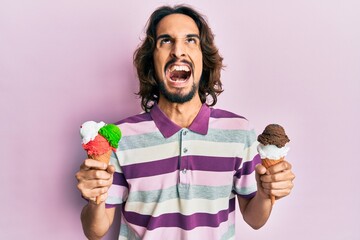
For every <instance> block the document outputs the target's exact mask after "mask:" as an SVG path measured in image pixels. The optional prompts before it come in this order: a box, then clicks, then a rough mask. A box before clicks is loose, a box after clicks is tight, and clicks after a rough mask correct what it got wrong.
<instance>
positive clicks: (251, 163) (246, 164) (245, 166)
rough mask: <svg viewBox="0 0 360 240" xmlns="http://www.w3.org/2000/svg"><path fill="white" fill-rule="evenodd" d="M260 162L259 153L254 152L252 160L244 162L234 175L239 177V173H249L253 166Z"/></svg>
mask: <svg viewBox="0 0 360 240" xmlns="http://www.w3.org/2000/svg"><path fill="white" fill-rule="evenodd" d="M260 162H261V158H260V156H259V154H256V156H255V157H254V158H253V160H251V161H248V162H244V164H243V166H242V168H241V169H239V170H238V171H237V172H236V174H235V177H237V178H240V177H241V175H248V174H251V173H252V172H253V171H254V170H255V166H256V165H257V164H258V163H260Z"/></svg>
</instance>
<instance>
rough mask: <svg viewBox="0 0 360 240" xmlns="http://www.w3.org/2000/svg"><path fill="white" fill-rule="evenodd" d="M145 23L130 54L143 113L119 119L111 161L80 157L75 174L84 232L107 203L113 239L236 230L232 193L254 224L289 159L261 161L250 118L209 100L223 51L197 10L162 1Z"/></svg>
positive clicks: (211, 235) (224, 235)
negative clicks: (116, 226) (115, 227)
mask: <svg viewBox="0 0 360 240" xmlns="http://www.w3.org/2000/svg"><path fill="white" fill-rule="evenodd" d="M146 33H147V37H146V39H145V40H144V42H143V43H142V45H141V46H140V47H139V49H137V51H136V52H135V55H134V64H135V66H136V68H137V72H138V77H139V80H140V91H139V95H140V96H141V98H142V107H143V109H144V110H145V113H142V114H139V115H136V116H133V117H130V118H127V119H125V120H122V121H120V122H119V123H118V126H119V127H120V129H121V130H122V132H123V139H122V140H121V142H120V145H119V148H118V150H117V152H116V153H115V154H114V155H113V156H112V159H111V165H106V164H104V163H100V162H97V161H95V160H91V159H86V160H85V161H84V162H83V164H82V165H81V167H80V171H79V172H78V173H77V174H76V177H77V179H78V182H79V183H78V188H79V190H80V191H81V193H82V196H83V197H84V198H85V199H88V200H89V202H88V204H87V205H86V206H85V207H84V208H83V211H82V214H81V220H82V224H83V229H84V232H85V235H86V236H87V237H88V238H89V239H100V238H101V237H102V236H104V235H105V234H106V232H107V231H108V229H109V227H110V226H111V224H112V222H113V219H114V213H115V208H114V206H119V208H118V209H119V210H120V211H121V226H120V234H119V239H201V238H204V239H234V236H235V232H234V230H235V204H236V202H238V204H239V206H240V211H241V214H242V215H243V218H244V220H245V221H246V222H247V223H248V224H249V225H250V226H251V227H253V228H254V229H258V228H260V227H261V226H263V225H264V224H265V223H266V221H267V219H268V218H269V216H270V212H271V209H272V205H271V200H270V195H274V196H275V197H276V198H277V199H279V198H282V197H284V196H286V195H288V194H289V193H290V191H291V189H292V187H293V184H292V180H293V179H294V174H293V173H292V171H291V165H290V164H289V163H288V162H287V161H284V162H283V163H280V164H277V165H275V166H273V167H272V168H269V169H268V170H266V169H265V168H264V167H263V166H262V165H261V164H258V163H259V162H260V160H259V156H258V154H257V153H256V146H257V142H256V135H255V133H254V131H253V130H252V129H251V128H250V127H249V123H248V121H247V120H246V119H245V118H243V117H240V116H238V115H235V114H233V113H230V112H227V111H224V110H219V109H213V108H210V107H209V106H213V105H215V103H216V100H217V96H218V95H219V94H220V93H221V92H222V87H221V81H220V71H221V68H222V58H221V57H220V55H219V53H218V50H217V48H216V47H215V45H214V43H213V34H212V32H211V30H210V28H209V27H208V25H207V23H206V21H205V20H204V18H203V17H202V16H201V15H200V14H199V13H197V12H196V11H194V10H193V9H191V8H189V7H186V6H176V7H174V8H171V7H161V8H159V9H157V10H156V11H155V12H154V13H153V14H152V15H151V17H150V20H149V23H148V28H147V32H146ZM97 196H100V199H101V201H102V202H101V203H100V204H96V202H95V201H94V200H95V198H96V197H97ZM236 198H237V201H236ZM105 201H106V204H105Z"/></svg>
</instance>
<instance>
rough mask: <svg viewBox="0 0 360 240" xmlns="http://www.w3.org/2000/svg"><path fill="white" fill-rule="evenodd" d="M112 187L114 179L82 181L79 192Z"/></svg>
mask: <svg viewBox="0 0 360 240" xmlns="http://www.w3.org/2000/svg"><path fill="white" fill-rule="evenodd" d="M111 185H112V179H96V180H87V181H82V182H80V183H79V184H78V188H79V190H82V191H86V190H93V189H96V188H101V187H110V186H111Z"/></svg>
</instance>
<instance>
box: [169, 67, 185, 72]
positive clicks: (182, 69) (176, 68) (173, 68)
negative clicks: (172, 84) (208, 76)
mask: <svg viewBox="0 0 360 240" xmlns="http://www.w3.org/2000/svg"><path fill="white" fill-rule="evenodd" d="M173 71H185V72H190V68H189V67H188V66H177V65H173V66H172V67H171V68H170V72H173Z"/></svg>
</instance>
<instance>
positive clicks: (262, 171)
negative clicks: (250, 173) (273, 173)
mask: <svg viewBox="0 0 360 240" xmlns="http://www.w3.org/2000/svg"><path fill="white" fill-rule="evenodd" d="M255 171H256V172H257V173H258V174H260V175H263V174H265V173H266V168H265V167H264V166H263V165H262V164H260V163H259V164H256V166H255Z"/></svg>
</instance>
